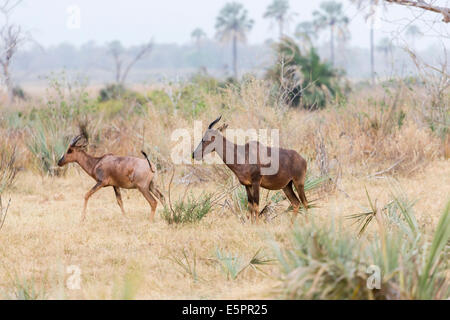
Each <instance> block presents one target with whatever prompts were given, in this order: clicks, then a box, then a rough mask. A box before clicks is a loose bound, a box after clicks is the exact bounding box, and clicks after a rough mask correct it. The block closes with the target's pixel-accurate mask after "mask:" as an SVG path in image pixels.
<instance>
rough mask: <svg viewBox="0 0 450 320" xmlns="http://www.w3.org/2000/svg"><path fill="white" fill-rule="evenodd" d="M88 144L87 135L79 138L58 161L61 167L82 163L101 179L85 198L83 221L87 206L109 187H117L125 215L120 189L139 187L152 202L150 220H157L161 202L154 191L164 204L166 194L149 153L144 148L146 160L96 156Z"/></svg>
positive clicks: (85, 169)
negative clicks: (156, 178)
mask: <svg viewBox="0 0 450 320" xmlns="http://www.w3.org/2000/svg"><path fill="white" fill-rule="evenodd" d="M87 145H88V139H87V138H86V137H85V136H84V135H79V136H77V137H75V138H74V139H73V140H72V142H71V143H70V144H69V147H68V149H67V151H66V153H65V154H64V155H63V156H62V157H61V159H60V160H59V161H58V166H60V167H62V166H64V165H66V164H67V163H71V162H76V163H78V164H79V165H80V166H81V168H83V170H84V171H85V172H86V173H87V174H88V175H90V176H91V177H92V178H93V179H94V180H95V181H96V182H97V183H96V185H95V186H94V187H93V188H92V189H91V190H90V191H89V192H88V193H86V195H85V197H84V209H83V216H82V218H81V221H84V220H85V219H86V208H87V203H88V200H89V198H90V197H91V196H92V195H93V194H94V193H96V192H97V191H98V190H100V189H101V188H105V187H113V188H114V192H115V194H116V199H117V203H118V204H119V206H120V209H121V210H122V214H123V215H124V216H125V210H124V208H123V202H122V195H121V193H120V188H123V189H138V190H139V191H140V192H141V193H142V194H143V195H144V197H145V199H146V200H147V201H148V203H149V204H150V207H151V214H150V221H153V219H154V217H155V212H156V207H157V205H158V203H157V201H156V199H155V198H154V197H153V196H152V194H151V193H153V195H154V196H155V197H156V198H158V200H159V201H160V202H162V203H164V196H163V195H162V194H161V192H159V190H158V189H157V188H156V187H155V184H154V182H153V178H154V176H155V173H156V169H155V167H154V165H153V164H152V163H151V162H150V161H149V160H148V157H147V155H146V154H145V152H143V151H142V154H143V155H144V156H145V158H146V160H144V159H139V158H134V157H118V156H115V155H112V154H106V155H104V156H102V157H92V156H90V155H88V154H87V153H86V152H85V150H86V147H87ZM150 192H151V193H150Z"/></svg>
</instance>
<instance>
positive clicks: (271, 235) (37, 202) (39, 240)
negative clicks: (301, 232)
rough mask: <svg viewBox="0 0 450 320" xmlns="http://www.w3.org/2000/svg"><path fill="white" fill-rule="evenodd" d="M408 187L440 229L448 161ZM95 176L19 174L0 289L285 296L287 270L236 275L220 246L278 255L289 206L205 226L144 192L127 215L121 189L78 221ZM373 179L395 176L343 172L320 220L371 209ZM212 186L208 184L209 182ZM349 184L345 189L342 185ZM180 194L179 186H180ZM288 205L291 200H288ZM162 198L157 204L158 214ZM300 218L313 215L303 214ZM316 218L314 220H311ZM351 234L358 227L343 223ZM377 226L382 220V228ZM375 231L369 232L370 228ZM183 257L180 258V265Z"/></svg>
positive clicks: (422, 215)
mask: <svg viewBox="0 0 450 320" xmlns="http://www.w3.org/2000/svg"><path fill="white" fill-rule="evenodd" d="M398 181H399V183H400V185H401V186H402V189H403V191H405V192H406V194H407V195H408V197H409V198H410V199H414V200H416V201H417V204H416V206H415V209H416V210H415V211H416V212H417V218H418V222H419V224H420V225H421V226H424V227H425V228H426V229H429V230H434V228H435V226H436V223H437V220H438V218H439V215H440V214H441V212H442V209H443V207H444V206H445V204H446V200H447V199H448V198H449V196H450V193H449V190H448V186H449V185H450V165H449V161H448V160H435V161H434V162H432V163H431V164H430V165H428V166H427V168H426V169H424V170H423V171H422V172H420V173H417V174H416V175H414V176H412V177H400V178H399V179H398ZM92 185H93V181H92V180H91V178H90V177H88V176H87V175H86V174H85V173H84V172H81V170H79V169H75V167H72V168H71V169H70V171H69V173H68V175H67V177H65V178H42V177H40V176H38V175H35V174H33V173H30V172H24V173H21V174H19V176H18V180H17V182H16V184H15V187H14V188H13V189H12V190H11V198H12V206H11V208H10V211H9V214H8V216H7V218H6V219H7V221H6V223H5V225H4V227H3V230H2V231H1V232H0V242H1V243H2V244H3V245H2V246H0V297H2V298H8V297H18V296H20V295H24V294H28V295H30V296H33V295H34V296H35V297H39V298H50V299H52V298H53V299H55V298H56V299H59V298H69V299H79V298H81V299H86V298H87V299H105V298H107V299H109V298H137V299H140V298H145V299H184V298H188V299H227V298H232V299H264V298H274V297H276V296H277V293H276V288H277V286H278V285H279V269H278V266H277V265H276V264H275V263H273V264H268V265H261V266H259V269H260V270H261V271H259V270H255V269H253V268H251V267H250V268H247V269H245V270H244V271H243V272H242V273H241V274H239V275H238V277H237V278H236V279H235V280H232V279H228V277H227V275H226V273H225V272H224V271H223V270H222V269H221V266H220V264H219V262H218V261H217V255H216V251H217V250H218V249H219V250H221V251H222V252H227V253H229V254H233V255H236V256H239V257H240V258H241V259H242V263H244V264H245V262H246V261H249V260H250V259H251V258H252V257H253V256H254V255H255V253H257V252H258V250H259V249H261V250H262V251H261V253H260V256H261V257H265V258H268V259H270V258H272V256H273V255H272V252H271V250H270V240H271V239H275V240H277V241H279V242H285V241H287V238H288V234H289V230H290V228H291V224H290V219H289V214H287V213H286V214H281V215H280V216H278V217H277V218H276V219H275V220H274V221H273V222H272V223H268V224H260V225H256V226H255V225H248V224H246V225H243V224H241V223H240V222H239V221H238V219H237V218H236V217H235V216H233V215H231V214H229V213H226V212H225V213H223V214H222V213H221V210H220V208H215V209H213V211H212V212H210V213H209V215H208V216H207V217H206V218H205V219H204V220H202V221H201V222H200V223H199V224H195V225H184V226H169V225H167V223H166V222H165V221H163V220H162V219H161V217H160V216H159V214H158V215H157V219H156V222H155V223H154V224H150V222H149V221H148V217H149V211H150V210H149V207H148V204H147V203H146V201H145V200H144V198H143V197H142V196H141V195H140V194H139V193H138V192H136V191H127V192H125V193H124V202H125V209H126V211H127V213H128V216H127V218H123V217H122V216H121V213H120V209H119V207H118V206H117V204H116V202H115V197H114V193H113V190H112V189H111V188H108V189H103V190H101V191H100V192H98V193H97V194H96V195H94V196H93V197H92V198H91V201H90V204H89V209H88V219H87V222H86V223H85V224H84V225H80V214H81V209H82V199H83V195H84V193H85V192H86V191H87V190H88V189H89V188H90V187H91V186H92ZM364 186H367V188H368V191H369V193H370V194H371V197H372V198H373V199H378V201H380V202H383V201H387V199H388V192H389V186H390V182H389V179H388V178H382V179H375V178H370V179H369V178H355V177H343V178H342V181H341V189H342V191H337V192H335V193H333V194H328V195H325V194H323V195H322V196H321V199H320V201H319V202H318V205H319V206H320V208H317V209H314V210H312V211H311V214H312V215H314V216H315V217H316V219H315V220H316V222H318V223H319V224H322V223H327V222H328V221H330V219H331V217H332V216H335V217H337V218H338V219H340V218H342V217H343V216H344V215H347V214H351V213H356V212H361V207H367V198H366V195H365V191H364ZM205 188H206V189H207V190H214V189H215V188H216V186H215V185H214V184H213V183H209V184H208V185H207V186H203V187H202V188H196V189H194V191H193V192H194V193H199V192H200V191H201V190H204V189H205ZM343 191H345V193H344V192H343ZM173 196H174V197H176V196H177V190H175V191H174V194H173ZM285 205H286V206H287V203H285ZM161 210H162V209H161V206H159V210H158V212H160V211H161ZM299 223H300V224H303V223H306V222H305V221H304V219H302V218H300V219H299ZM309 223H310V222H309ZM344 226H345V228H346V229H348V230H349V232H354V233H355V234H356V230H355V228H354V227H352V226H350V224H349V222H348V221H344ZM374 229H375V228H374ZM369 232H370V230H369ZM177 261H178V263H177ZM71 265H75V266H78V267H79V268H80V270H81V289H80V290H70V289H68V288H67V286H66V282H67V281H70V273H67V272H66V271H67V270H66V268H67V267H68V266H71Z"/></svg>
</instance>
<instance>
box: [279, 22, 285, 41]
mask: <svg viewBox="0 0 450 320" xmlns="http://www.w3.org/2000/svg"><path fill="white" fill-rule="evenodd" d="M279 25H280V40H281V39H282V38H283V31H284V30H283V29H284V23H283V19H280V22H279Z"/></svg>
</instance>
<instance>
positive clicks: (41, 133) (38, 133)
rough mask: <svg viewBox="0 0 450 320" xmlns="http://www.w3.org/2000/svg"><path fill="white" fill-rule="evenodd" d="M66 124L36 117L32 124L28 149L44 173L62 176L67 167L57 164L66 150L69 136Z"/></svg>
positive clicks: (39, 169) (36, 164)
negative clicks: (65, 129)
mask: <svg viewBox="0 0 450 320" xmlns="http://www.w3.org/2000/svg"><path fill="white" fill-rule="evenodd" d="M63 128H64V125H61V124H59V123H58V122H56V121H52V120H50V121H43V120H41V118H38V119H36V120H35V121H33V122H32V123H31V125H30V138H29V140H28V141H27V147H28V150H30V152H31V154H32V155H33V158H34V164H35V167H36V168H37V169H38V171H39V172H41V173H42V174H46V175H50V176H60V175H62V174H64V173H65V172H66V170H67V167H63V168H60V167H58V166H57V161H58V160H59V157H61V155H62V154H63V153H64V152H65V151H66V148H67V145H68V143H69V137H67V135H65V132H64V129H63Z"/></svg>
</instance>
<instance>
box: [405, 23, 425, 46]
mask: <svg viewBox="0 0 450 320" xmlns="http://www.w3.org/2000/svg"><path fill="white" fill-rule="evenodd" d="M406 35H407V36H408V37H409V38H410V39H411V41H412V47H413V49H415V47H416V39H417V38H418V37H420V36H422V35H423V33H422V31H420V28H419V27H418V26H416V25H414V24H412V25H410V26H409V27H408V29H406Z"/></svg>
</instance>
